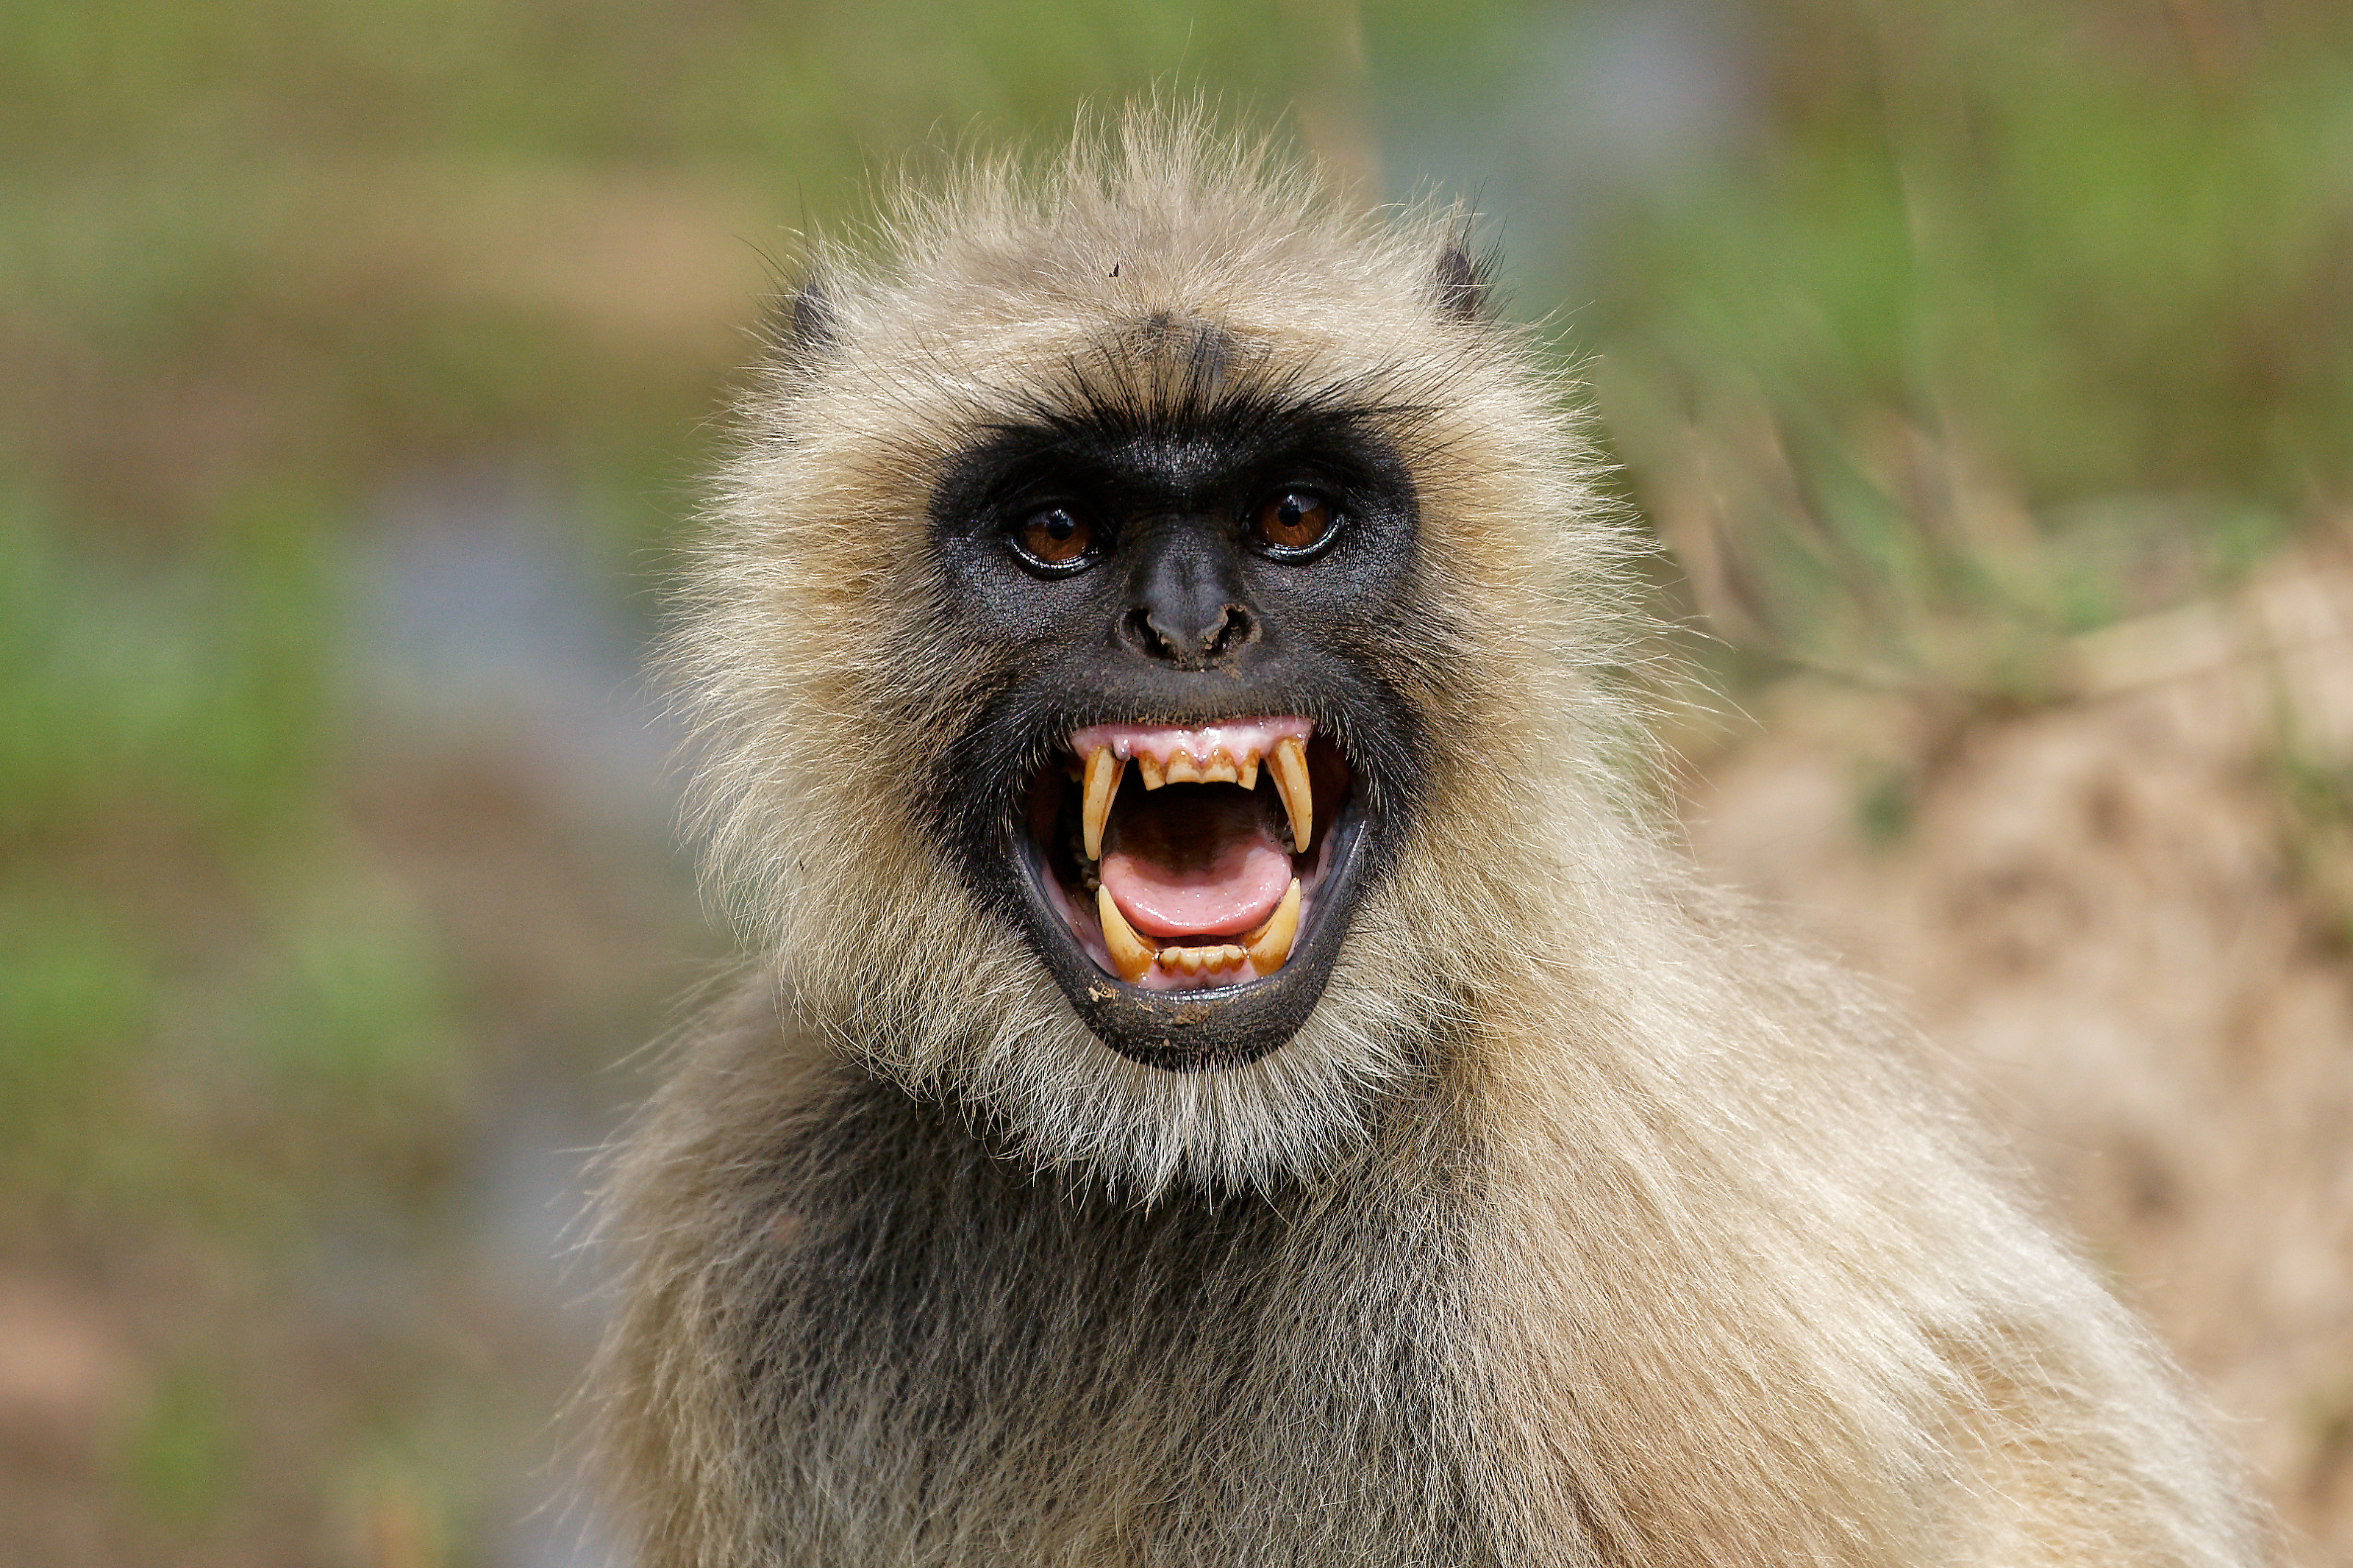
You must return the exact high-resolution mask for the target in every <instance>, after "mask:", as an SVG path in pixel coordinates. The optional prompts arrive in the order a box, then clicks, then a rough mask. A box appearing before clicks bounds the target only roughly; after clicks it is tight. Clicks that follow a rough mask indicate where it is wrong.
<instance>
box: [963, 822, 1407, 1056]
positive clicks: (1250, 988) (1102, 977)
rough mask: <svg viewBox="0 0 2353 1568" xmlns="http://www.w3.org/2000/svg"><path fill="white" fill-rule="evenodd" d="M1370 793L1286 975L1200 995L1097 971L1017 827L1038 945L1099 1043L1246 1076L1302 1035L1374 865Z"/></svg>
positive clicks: (1016, 856)
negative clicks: (1242, 1071)
mask: <svg viewBox="0 0 2353 1568" xmlns="http://www.w3.org/2000/svg"><path fill="white" fill-rule="evenodd" d="M1370 826H1371V822H1370V819H1369V816H1368V815H1367V813H1366V808H1365V805H1364V792H1363V791H1361V790H1351V791H1350V792H1349V794H1348V796H1347V799H1346V800H1345V802H1344V803H1343V805H1341V808H1340V810H1339V812H1338V814H1337V816H1335V820H1334V821H1333V824H1332V826H1330V827H1329V828H1328V829H1326V830H1325V831H1326V834H1327V835H1328V842H1327V845H1326V847H1325V850H1324V853H1325V854H1326V855H1327V856H1329V857H1330V859H1329V861H1328V862H1327V865H1326V868H1325V870H1324V878H1323V881H1322V885H1321V886H1320V887H1319V888H1318V889H1317V894H1316V899H1315V903H1314V907H1313V908H1312V909H1310V910H1308V911H1307V916H1306V919H1305V920H1304V921H1302V922H1301V925H1300V931H1299V935H1298V937H1297V939H1296V940H1295V941H1294V942H1293V944H1292V950H1291V957H1290V959H1289V960H1288V962H1286V963H1284V964H1283V966H1282V968H1281V969H1280V970H1278V971H1277V972H1275V973H1272V974H1270V975H1268V976H1266V977H1265V978H1264V979H1261V980H1250V981H1244V982H1243V983H1241V984H1237V985H1219V986H1216V987H1213V988H1210V989H1206V990H1198V991H1147V990H1145V988H1144V987H1142V986H1140V985H1131V984H1128V983H1127V982H1125V981H1124V980H1122V979H1120V978H1119V977H1118V976H1117V975H1115V974H1111V973H1106V972H1105V971H1104V970H1103V969H1102V968H1100V967H1098V966H1097V964H1096V963H1095V962H1094V960H1093V959H1092V958H1091V957H1089V956H1088V954H1087V952H1086V951H1085V949H1083V948H1082V947H1081V946H1080V945H1079V943H1078V942H1076V941H1075V940H1074V939H1073V938H1072V937H1071V933H1070V931H1068V930H1067V929H1066V928H1065V927H1064V926H1063V924H1062V918H1061V916H1060V913H1059V912H1058V911H1057V910H1055V908H1054V907H1053V904H1052V901H1051V896H1050V894H1049V893H1048V891H1047V890H1046V885H1045V879H1048V878H1050V877H1051V876H1052V875H1053V872H1052V871H1051V870H1050V868H1048V867H1047V866H1046V865H1045V863H1044V861H1043V859H1042V858H1041V856H1040V853H1039V847H1038V845H1037V844H1036V843H1035V842H1034V841H1033V840H1032V839H1031V837H1030V836H1029V833H1028V832H1027V831H1025V830H1024V828H1023V827H1022V826H1021V825H1020V824H1019V823H1018V822H1017V823H1014V824H1010V825H1008V834H1009V837H1010V839H1011V844H1010V850H1011V858H1012V860H1013V863H1014V864H1015V865H1016V867H1018V869H1019V872H1020V875H1019V876H1018V878H1017V880H1018V882H1019V883H1020V884H1021V889H1022V900H1021V904H1022V907H1021V915H1022V920H1023V922H1024V924H1025V925H1026V926H1027V928H1028V934H1029V942H1030V945H1031V946H1032V947H1033V948H1035V949H1036V950H1037V951H1038V953H1039V956H1040V957H1041V958H1043V959H1044V960H1045V963H1046V967H1047V968H1048V969H1049V970H1050V972H1051V973H1053V976H1054V978H1055V980H1056V981H1057V982H1058V983H1059V984H1060V985H1061V987H1062V990H1063V992H1064V994H1067V995H1068V996H1069V997H1070V999H1071V1005H1073V1006H1074V1007H1076V1008H1077V1009H1078V1012H1079V1016H1080V1017H1081V1018H1082V1019H1083V1020H1084V1021H1085V1023H1086V1026H1087V1027H1088V1028H1089V1029H1090V1030H1092V1032H1093V1033H1094V1036H1095V1037H1096V1038H1098V1039H1100V1040H1102V1041H1103V1044H1104V1045H1106V1046H1108V1047H1111V1048H1112V1049H1113V1050H1114V1051H1117V1052H1118V1053H1119V1054H1120V1055H1122V1056H1124V1057H1125V1058H1128V1059H1129V1060H1131V1061H1134V1062H1140V1063H1142V1064H1143V1065H1144V1066H1145V1067H1150V1068H1161V1069H1163V1070H1165V1071H1168V1072H1204V1071H1208V1070H1211V1069H1213V1068H1233V1067H1242V1066H1245V1065H1247V1064H1249V1063H1250V1062H1253V1061H1256V1060H1258V1059H1259V1058H1261V1057H1263V1056H1266V1055H1268V1054H1269V1053H1270V1052H1272V1051H1274V1050H1276V1049H1277V1048H1279V1047H1282V1045H1283V1044H1284V1043H1285V1042H1287V1041H1288V1040H1289V1039H1290V1038H1291V1037H1292V1036H1293V1035H1295V1034H1297V1033H1298V1032H1299V1030H1300V1028H1301V1026H1303V1025H1304V1024H1305V1023H1306V1022H1307V1016H1308V1015H1309V1014H1310V1013H1313V1012H1314V1010H1315V1004H1316V1003H1317V1002H1319V1001H1321V1000H1322V999H1323V995H1324V985H1325V984H1326V983H1327V982H1328V981H1329V980H1330V979H1331V975H1332V966H1333V964H1334V963H1335V962H1336V961H1337V960H1338V958H1339V954H1340V943H1341V941H1342V939H1344V938H1345V936H1346V935H1347V930H1348V923H1349V921H1350V918H1351V917H1352V916H1353V915H1354V913H1355V911H1356V903H1357V900H1358V898H1359V895H1360V894H1361V892H1362V889H1363V884H1364V879H1365V876H1366V871H1367V868H1368V861H1369V858H1370V857H1369V856H1368V855H1367V854H1366V848H1367V844H1366V839H1367V830H1368V828H1369V827H1370Z"/></svg>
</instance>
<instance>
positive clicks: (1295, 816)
mask: <svg viewBox="0 0 2353 1568" xmlns="http://www.w3.org/2000/svg"><path fill="white" fill-rule="evenodd" d="M1273 763H1274V787H1275V791H1276V793H1278V794H1279V795H1282V809H1283V810H1285V811H1287V812H1289V813H1290V814H1291V842H1292V845H1293V847H1294V848H1295V849H1304V848H1306V847H1307V841H1308V840H1309V839H1310V838H1312V837H1314V835H1315V790H1314V786H1313V785H1312V784H1309V783H1308V782H1307V748H1306V747H1304V746H1303V745H1301V744H1300V743H1299V742H1297V741H1294V740H1293V739H1291V738H1290V737H1289V736H1287V735H1286V736H1285V737H1283V738H1282V740H1280V741H1277V742H1275V743H1274V757H1273Z"/></svg>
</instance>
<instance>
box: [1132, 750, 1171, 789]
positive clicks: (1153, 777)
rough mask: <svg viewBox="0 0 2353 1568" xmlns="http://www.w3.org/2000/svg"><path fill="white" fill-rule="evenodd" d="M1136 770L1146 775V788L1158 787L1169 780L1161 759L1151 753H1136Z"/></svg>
mask: <svg viewBox="0 0 2353 1568" xmlns="http://www.w3.org/2000/svg"><path fill="white" fill-rule="evenodd" d="M1135 771H1136V772H1137V773H1142V774H1143V775H1144V787H1145V788H1146V789H1158V788H1159V787H1160V786H1161V785H1162V784H1166V783H1167V782H1168V777H1167V773H1166V770H1165V769H1163V768H1162V767H1161V765H1160V759H1159V758H1157V757H1155V756H1152V755H1150V754H1149V753H1146V752H1137V753H1136V756H1135Z"/></svg>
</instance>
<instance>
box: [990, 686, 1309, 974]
mask: <svg viewBox="0 0 2353 1568" xmlns="http://www.w3.org/2000/svg"><path fill="white" fill-rule="evenodd" d="M1355 806H1356V802H1355V797H1354V793H1353V792H1352V790H1351V789H1350V772H1349V768H1348V765H1347V763H1346V762H1345V759H1344V758H1343V757H1342V756H1341V754H1340V752H1339V750H1338V748H1337V747H1335V745H1333V744H1332V742H1330V740H1329V739H1328V738H1326V737H1324V736H1322V735H1319V734H1318V733H1317V732H1316V731H1315V727H1314V724H1313V723H1311V722H1310V721H1307V720H1305V719H1302V718H1297V717H1291V716H1281V717H1270V718H1249V719H1235V720H1226V721H1219V722H1216V723H1211V724H1202V725H1196V726H1193V727H1189V728H1187V727H1182V726H1177V725H1166V724H1127V723H1122V724H1098V725H1092V726H1090V727H1088V728H1085V729H1082V730H1077V731H1072V732H1071V734H1070V735H1069V736H1068V737H1067V739H1066V742H1065V746H1064V749H1063V750H1062V751H1061V752H1060V753H1059V754H1058V755H1057V756H1056V757H1055V758H1054V759H1053V760H1052V761H1050V762H1049V763H1048V764H1047V765H1046V766H1045V767H1044V768H1042V769H1041V770H1040V771H1039V774H1038V776H1037V778H1036V780H1035V781H1034V782H1033V784H1032V787H1031V790H1030V805H1029V849H1030V854H1029V857H1028V858H1029V863H1030V869H1031V875H1032V878H1033V880H1034V881H1035V883H1036V884H1037V886H1038V888H1039V892H1040V893H1042V894H1043V895H1044V901H1045V902H1046V904H1047V905H1048V907H1049V908H1050V910H1051V911H1052V913H1053V914H1054V915H1055V916H1057V917H1059V923H1060V925H1061V927H1062V928H1063V929H1064V930H1066V931H1068V933H1069V935H1070V937H1071V941H1072V942H1074V943H1075V944H1076V945H1077V947H1078V948H1079V949H1080V950H1081V951H1082V952H1083V953H1084V954H1085V956H1086V958H1087V960H1088V961H1089V962H1090V963H1092V965H1093V967H1094V969H1095V970H1096V971H1098V972H1099V973H1100V974H1101V975H1102V976H1103V977H1105V978H1108V979H1112V980H1116V981H1118V982H1121V983H1123V984H1125V985H1129V986H1134V987H1135V988H1137V989H1139V990H1142V991H1145V992H1179V993H1186V995H1185V996H1184V998H1183V999H1184V1000H1186V1001H1187V1002H1199V1003H1209V1002H1213V1001H1217V1000H1221V999H1223V997H1224V996H1225V995H1227V994H1232V995H1235V996H1236V997H1237V998H1239V996H1240V995H1241V994H1244V993H1246V992H1247V991H1249V990H1250V989H1251V988H1254V987H1256V986H1258V985H1259V984H1262V983H1263V982H1265V981H1267V980H1269V979H1271V977H1273V976H1275V975H1277V974H1279V973H1282V970H1283V969H1284V967H1285V966H1286V965H1288V964H1290V963H1293V961H1294V958H1295V956H1296V955H1297V954H1298V953H1299V952H1300V951H1301V950H1302V949H1303V947H1304V946H1305V945H1306V944H1307V942H1308V941H1309V939H1310V937H1311V936H1312V935H1313V933H1314V931H1315V928H1316V927H1317V925H1318V924H1319V921H1317V918H1316V917H1317V915H1318V913H1319V912H1320V911H1321V910H1322V909H1323V906H1324V902H1325V900H1324V896H1323V895H1324V894H1325V893H1326V892H1327V890H1328V889H1330V887H1331V886H1332V885H1333V883H1334V881H1335V873H1336V872H1337V871H1338V870H1339V869H1340V868H1342V867H1343V866H1344V864H1345V861H1346V860H1347V859H1348V858H1349V851H1350V850H1351V849H1352V848H1353V847H1354V845H1355V841H1356V833H1355V832H1354V827H1355V826H1356V809H1355ZM1170 1000H1172V1001H1173V1000H1176V998H1174V997H1172V998H1170Z"/></svg>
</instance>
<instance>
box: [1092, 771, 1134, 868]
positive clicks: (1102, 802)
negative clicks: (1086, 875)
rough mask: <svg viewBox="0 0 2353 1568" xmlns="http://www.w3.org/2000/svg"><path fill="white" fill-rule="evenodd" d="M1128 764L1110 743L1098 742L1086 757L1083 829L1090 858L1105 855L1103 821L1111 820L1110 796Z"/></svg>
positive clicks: (1116, 790)
mask: <svg viewBox="0 0 2353 1568" xmlns="http://www.w3.org/2000/svg"><path fill="white" fill-rule="evenodd" d="M1126 768H1127V764H1126V763H1124V762H1122V761H1121V760H1120V759H1119V758H1117V757H1115V756H1113V755H1112V750H1111V748H1110V747H1109V746H1098V747H1096V748H1095V751H1094V754H1093V755H1092V756H1091V757H1089V758H1088V759H1087V790H1086V815H1085V816H1084V817H1083V818H1082V832H1083V834H1084V837H1085V839H1086V849H1087V858H1088V859H1090V860H1100V859H1102V858H1103V824H1104V823H1106V822H1108V821H1110V820H1111V799H1112V796H1113V795H1117V794H1118V793H1119V775H1120V774H1121V773H1124V772H1125V771H1126Z"/></svg>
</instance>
